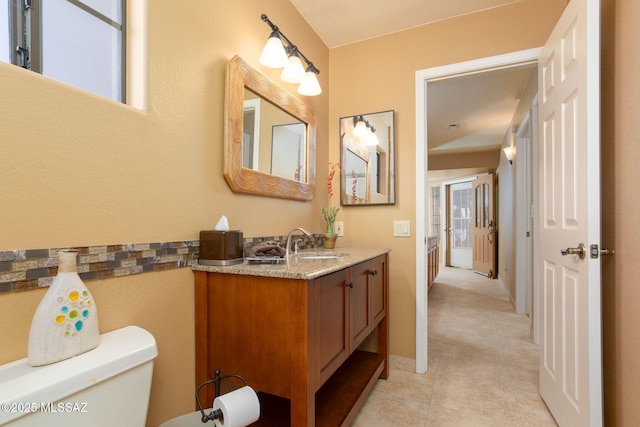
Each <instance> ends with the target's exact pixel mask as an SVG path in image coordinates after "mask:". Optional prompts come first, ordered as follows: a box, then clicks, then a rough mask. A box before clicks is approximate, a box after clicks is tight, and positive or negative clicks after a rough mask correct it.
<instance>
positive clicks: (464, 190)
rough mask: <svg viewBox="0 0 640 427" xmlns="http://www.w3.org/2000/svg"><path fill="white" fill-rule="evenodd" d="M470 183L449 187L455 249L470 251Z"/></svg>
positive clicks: (471, 194)
mask: <svg viewBox="0 0 640 427" xmlns="http://www.w3.org/2000/svg"><path fill="white" fill-rule="evenodd" d="M472 197H473V189H472V182H471V181H469V182H462V183H458V184H453V185H451V222H452V226H453V244H452V247H453V248H455V249H471V233H472V227H471V207H472V204H473V199H472Z"/></svg>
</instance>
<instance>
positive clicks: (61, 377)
mask: <svg viewBox="0 0 640 427" xmlns="http://www.w3.org/2000/svg"><path fill="white" fill-rule="evenodd" d="M157 355H158V349H157V347H156V341H155V339H154V337H153V335H151V334H150V333H149V332H147V331H146V330H144V329H142V328H140V327H138V326H127V327H125V328H122V329H118V330H116V331H112V332H108V333H106V334H102V335H100V344H99V345H98V347H96V348H95V349H93V350H90V351H88V352H86V353H83V354H80V355H78V356H75V357H72V358H70V359H66V360H63V361H61V362H57V363H52V364H50V365H45V366H38V367H33V366H29V364H28V363H27V359H26V358H25V359H21V360H17V361H15V362H11V363H7V364H6V365H1V366H0V402H2V403H9V404H11V403H26V402H29V403H37V404H39V403H45V404H46V403H49V402H51V403H53V402H56V401H59V400H61V399H64V398H65V397H67V396H70V395H72V394H74V393H77V392H79V391H81V390H83V389H85V388H88V387H91V386H93V385H95V384H98V383H100V382H102V381H105V380H107V379H109V378H111V377H113V376H116V375H118V374H121V373H123V372H125V371H127V370H129V369H132V368H134V367H136V366H138V365H141V364H143V363H146V362H148V361H151V360H153V359H154V358H155V357H156V356H157ZM38 409H40V408H38ZM11 415H17V414H12V413H11V412H5V411H0V425H2V424H3V423H4V422H5V421H8V420H9V419H8V418H7V419H5V418H6V417H7V416H11ZM11 418H15V417H11Z"/></svg>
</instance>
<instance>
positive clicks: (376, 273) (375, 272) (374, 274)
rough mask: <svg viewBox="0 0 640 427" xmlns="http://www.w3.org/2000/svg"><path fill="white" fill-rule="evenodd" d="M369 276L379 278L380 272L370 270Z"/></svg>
mask: <svg viewBox="0 0 640 427" xmlns="http://www.w3.org/2000/svg"><path fill="white" fill-rule="evenodd" d="M369 274H370V275H372V276H377V275H378V270H369Z"/></svg>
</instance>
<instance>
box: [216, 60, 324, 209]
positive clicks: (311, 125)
mask: <svg viewBox="0 0 640 427" xmlns="http://www.w3.org/2000/svg"><path fill="white" fill-rule="evenodd" d="M225 86H226V89H225V108H224V114H225V118H224V161H223V174H224V178H225V179H226V181H227V183H228V184H229V187H231V189H232V190H233V191H237V192H241V193H250V194H259V195H262V196H270V197H280V198H285V199H294V200H311V199H313V196H314V193H315V179H316V170H315V165H316V120H315V115H314V113H313V110H312V109H311V107H309V106H308V105H306V104H305V103H303V102H302V101H300V100H298V99H297V98H295V97H294V96H293V95H291V94H290V93H289V92H287V91H286V90H284V89H282V88H280V87H278V86H277V85H275V84H274V83H273V82H272V81H271V80H269V79H268V78H267V77H265V76H264V75H263V74H261V73H260V72H259V71H257V70H255V69H254V68H252V67H251V66H250V65H249V64H247V63H246V62H245V61H244V60H243V59H242V58H240V57H239V56H234V57H233V58H232V59H231V61H229V63H228V64H227V72H226V84H225ZM245 88H248V89H250V90H251V91H253V92H254V93H256V94H258V95H260V96H261V97H262V99H265V100H267V101H269V102H271V103H272V104H274V105H276V106H278V107H279V108H280V109H282V110H284V111H286V112H287V113H289V114H291V115H292V116H294V117H296V118H298V119H299V120H301V121H302V122H304V123H305V124H306V125H307V131H306V137H307V158H306V162H307V164H306V168H307V172H308V173H307V182H299V181H294V180H292V179H286V178H281V177H278V176H275V175H270V174H267V173H264V172H260V171H257V170H253V169H247V168H244V167H243V166H242V134H243V111H244V89H245Z"/></svg>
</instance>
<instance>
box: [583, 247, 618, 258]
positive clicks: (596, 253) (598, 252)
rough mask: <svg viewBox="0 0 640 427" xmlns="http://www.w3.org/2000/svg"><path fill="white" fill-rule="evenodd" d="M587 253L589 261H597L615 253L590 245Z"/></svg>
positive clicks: (611, 250)
mask: <svg viewBox="0 0 640 427" xmlns="http://www.w3.org/2000/svg"><path fill="white" fill-rule="evenodd" d="M589 253H590V256H591V259H598V257H600V256H608V255H614V254H615V253H616V251H615V250H613V249H605V248H603V249H599V248H598V245H591V246H589Z"/></svg>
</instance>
